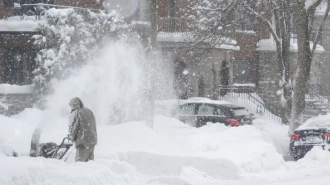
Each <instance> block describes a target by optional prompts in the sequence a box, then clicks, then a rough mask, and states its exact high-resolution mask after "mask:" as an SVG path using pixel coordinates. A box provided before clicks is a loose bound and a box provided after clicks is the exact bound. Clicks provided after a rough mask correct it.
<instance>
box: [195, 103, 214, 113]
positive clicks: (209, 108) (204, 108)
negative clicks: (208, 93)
mask: <svg viewBox="0 0 330 185" xmlns="http://www.w3.org/2000/svg"><path fill="white" fill-rule="evenodd" d="M214 112H215V108H214V107H213V106H210V105H200V106H199V107H198V112H197V115H214Z"/></svg>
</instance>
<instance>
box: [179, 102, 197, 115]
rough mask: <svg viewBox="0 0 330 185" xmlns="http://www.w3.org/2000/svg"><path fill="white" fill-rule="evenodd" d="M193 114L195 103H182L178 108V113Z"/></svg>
mask: <svg viewBox="0 0 330 185" xmlns="http://www.w3.org/2000/svg"><path fill="white" fill-rule="evenodd" d="M194 114H195V104H188V105H183V106H182V107H181V109H180V115H183V116H190V115H194Z"/></svg>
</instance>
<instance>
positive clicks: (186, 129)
mask: <svg viewBox="0 0 330 185" xmlns="http://www.w3.org/2000/svg"><path fill="white" fill-rule="evenodd" d="M141 53H143V50H140V49H139V48H133V47H130V46H128V45H125V44H122V43H119V44H110V45H109V46H108V47H106V48H105V49H104V51H103V53H102V52H101V53H100V56H99V57H97V58H95V60H94V61H92V62H91V63H89V64H87V65H86V66H83V67H81V68H80V69H76V70H74V72H73V73H72V75H68V77H67V78H66V79H65V80H62V81H54V82H53V85H54V87H55V88H54V90H53V94H51V95H50V96H48V97H47V98H46V99H45V102H46V105H45V107H44V108H45V110H42V111H41V110H39V109H36V108H33V109H25V110H24V111H23V112H21V113H20V114H18V115H14V116H11V117H5V116H2V115H0V128H1V129H0V185H21V184H24V185H39V184H40V185H73V184H75V185H78V184H79V185H84V184H88V185H102V184H106V185H109V184H113V185H133V184H134V185H222V184H228V185H298V184H299V185H310V184H318V185H328V184H329V182H330V160H329V159H330V152H326V151H323V150H321V149H319V148H314V149H313V150H312V151H310V152H309V153H308V154H307V155H306V157H305V158H304V159H301V160H299V161H297V162H296V161H292V160H288V159H289V157H288V147H289V137H288V134H287V132H288V127H287V126H282V125H280V124H278V123H274V122H271V121H269V120H267V119H266V118H262V117H259V118H258V119H256V120H254V124H253V125H252V126H251V125H246V126H241V127H226V126H224V125H222V124H208V125H206V126H204V127H201V128H194V127H190V126H188V125H186V124H183V123H181V122H180V121H178V120H176V119H175V118H171V117H167V116H164V115H159V114H158V115H156V116H155V123H154V128H153V129H151V128H149V127H147V126H146V124H145V122H144V121H143V119H141V118H143V117H144V115H143V110H144V109H143V107H144V106H145V105H144V102H146V101H145V100H146V99H147V98H148V97H146V95H145V94H144V93H141V91H143V89H144V88H146V87H143V85H144V84H143V81H147V79H146V76H147V75H145V72H146V71H148V68H146V66H154V65H148V61H147V59H146V57H145V56H143V55H142V54H141ZM152 62H153V63H152V64H155V63H157V62H155V61H152ZM158 64H159V63H157V65H158ZM158 69H160V70H161V71H160V72H157V70H158ZM158 69H155V68H153V69H152V70H153V71H154V72H155V73H156V74H157V75H155V78H154V79H153V80H159V81H156V82H155V84H159V87H155V86H153V89H154V90H155V91H156V90H158V91H157V93H155V94H157V95H159V96H160V97H165V96H166V95H168V94H171V93H170V92H171V89H167V88H166V86H165V85H164V84H166V83H168V82H169V81H170V80H169V79H171V77H170V76H166V75H165V74H172V73H171V72H166V71H167V70H170V69H166V68H165V67H161V66H158ZM162 75H164V76H162ZM156 78H157V79H156ZM162 80H163V81H162ZM155 84H154V85H155ZM169 86H170V85H169ZM141 88H142V89H141ZM162 92H163V94H161V93H162ZM74 96H79V97H80V98H81V99H82V100H83V102H84V105H85V106H86V107H88V108H90V109H91V110H93V111H94V113H95V117H96V122H97V131H98V145H97V146H96V148H95V161H89V162H87V163H80V162H78V163H75V162H74V156H75V150H71V151H69V153H68V154H70V155H69V158H68V160H67V161H66V162H65V161H64V160H55V159H45V158H42V157H37V158H32V157H29V152H30V142H31V137H32V134H33V132H34V130H35V128H37V127H40V128H43V132H42V134H41V138H40V141H41V142H42V143H45V142H56V143H58V144H59V143H60V142H61V141H62V139H63V138H64V137H65V136H66V135H67V130H68V117H69V112H70V109H69V105H68V102H69V100H70V99H71V98H72V97H74ZM157 105H158V104H157ZM141 108H142V109H141ZM155 112H157V111H155ZM157 113H161V112H157ZM118 115H121V116H119V117H116V116H118ZM140 115H141V116H140ZM166 115H168V114H166ZM168 116H169V115H168ZM134 120H135V121H134ZM139 120H140V121H139ZM141 120H142V121H141ZM118 123H120V124H118ZM11 148H12V149H14V150H15V151H16V152H17V153H18V154H19V157H12V156H8V155H6V154H11V153H12V151H11ZM72 149H73V148H72ZM65 158H66V157H65Z"/></svg>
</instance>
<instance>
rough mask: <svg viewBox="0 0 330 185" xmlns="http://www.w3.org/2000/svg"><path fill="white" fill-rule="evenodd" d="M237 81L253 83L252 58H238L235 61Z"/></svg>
mask: <svg viewBox="0 0 330 185" xmlns="http://www.w3.org/2000/svg"><path fill="white" fill-rule="evenodd" d="M234 81H235V83H253V76H252V62H251V61H250V60H236V61H235V62H234Z"/></svg>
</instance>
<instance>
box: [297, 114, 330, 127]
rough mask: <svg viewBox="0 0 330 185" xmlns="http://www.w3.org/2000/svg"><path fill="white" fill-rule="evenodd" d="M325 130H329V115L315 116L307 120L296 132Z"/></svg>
mask: <svg viewBox="0 0 330 185" xmlns="http://www.w3.org/2000/svg"><path fill="white" fill-rule="evenodd" d="M320 128H327V129H330V115H329V114H328V115H322V116H316V117H313V118H310V119H308V120H307V121H306V122H305V123H304V124H302V125H301V126H300V127H298V129H296V130H305V129H320Z"/></svg>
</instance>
